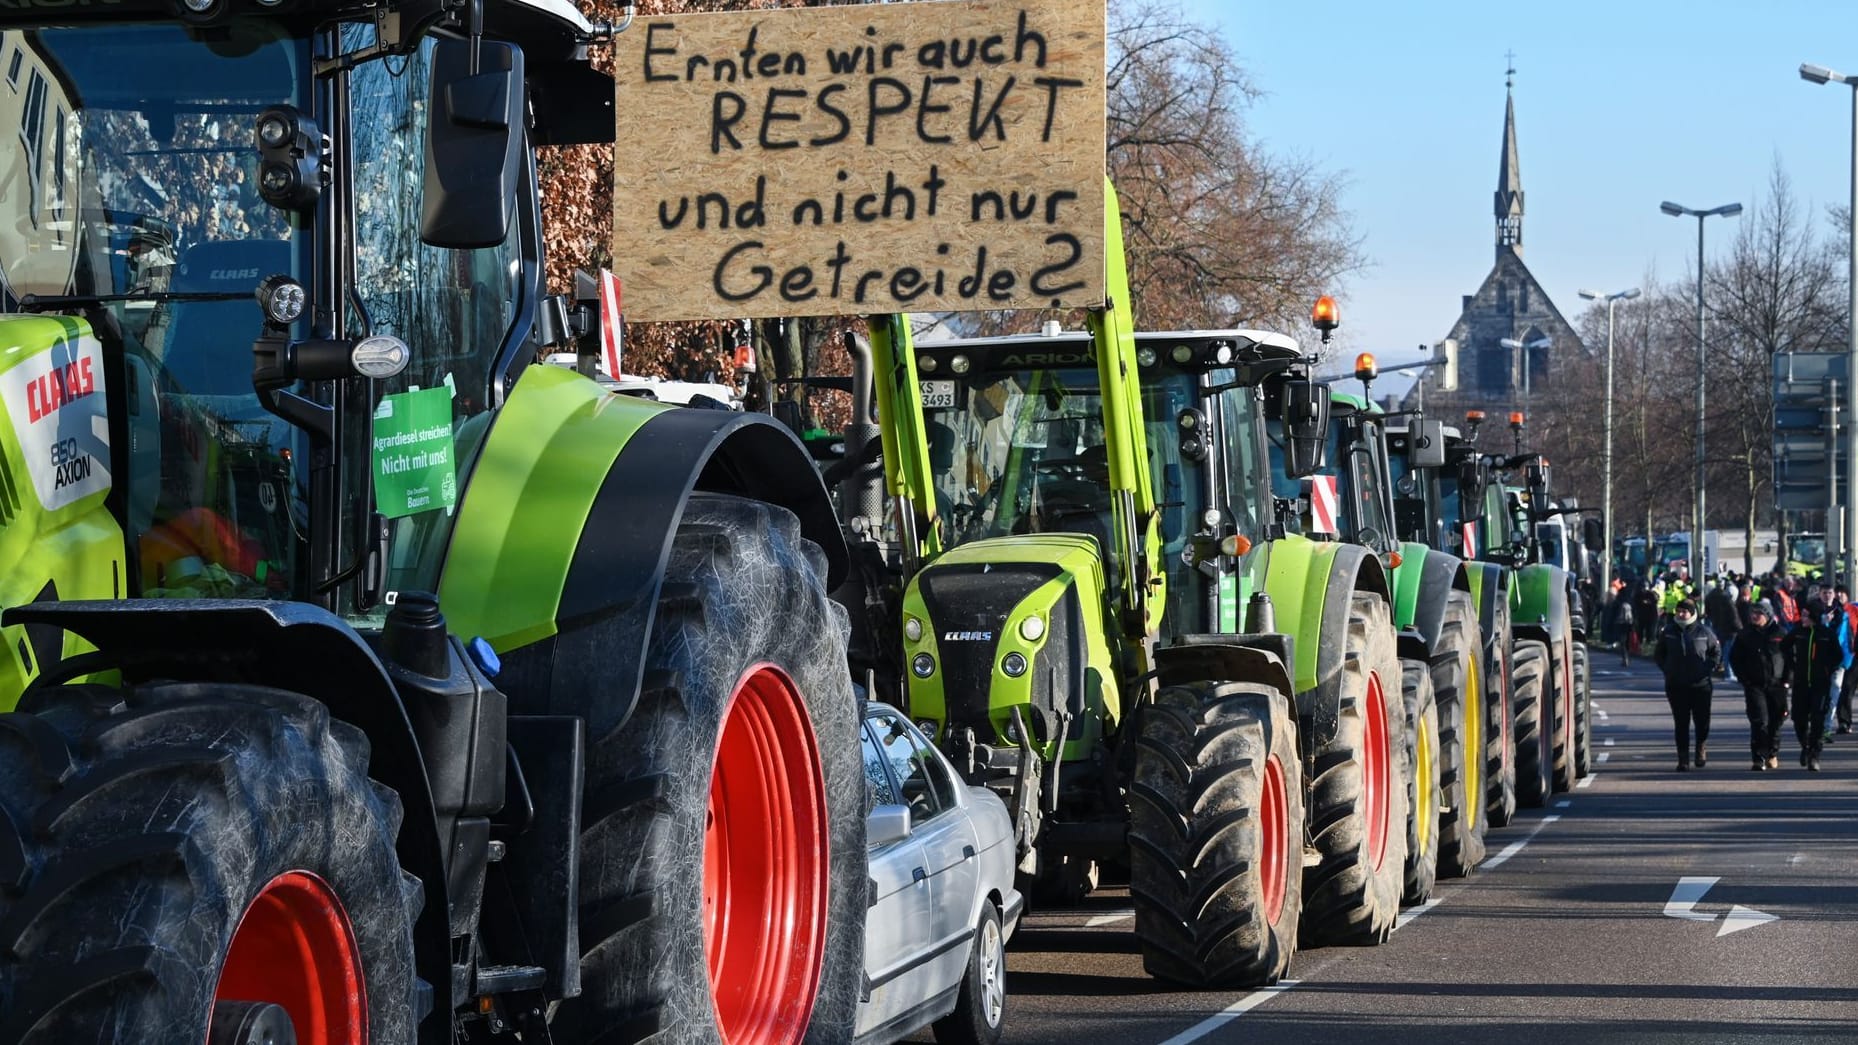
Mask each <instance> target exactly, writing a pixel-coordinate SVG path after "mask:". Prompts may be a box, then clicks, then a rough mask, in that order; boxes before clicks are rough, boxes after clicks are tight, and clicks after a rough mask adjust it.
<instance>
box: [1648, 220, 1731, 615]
mask: <svg viewBox="0 0 1858 1045" xmlns="http://www.w3.org/2000/svg"><path fill="white" fill-rule="evenodd" d="M1658 209H1659V210H1661V211H1664V212H1665V213H1666V214H1669V215H1671V216H1673V217H1678V216H1687V217H1693V218H1696V219H1697V474H1696V478H1695V479H1694V480H1693V481H1694V482H1695V484H1696V491H1695V496H1694V497H1693V499H1692V502H1691V506H1690V582H1691V583H1692V584H1700V583H1702V581H1703V509H1704V500H1703V436H1704V425H1703V360H1704V356H1703V275H1704V274H1703V219H1704V218H1710V217H1718V216H1720V217H1724V218H1733V217H1735V216H1736V215H1737V214H1740V213H1742V205H1741V204H1740V203H1725V204H1723V205H1722V206H1720V207H1712V208H1710V209H1709V210H1692V209H1691V208H1689V207H1680V206H1678V205H1677V204H1675V203H1671V202H1669V201H1667V202H1664V203H1661V204H1659V205H1658Z"/></svg>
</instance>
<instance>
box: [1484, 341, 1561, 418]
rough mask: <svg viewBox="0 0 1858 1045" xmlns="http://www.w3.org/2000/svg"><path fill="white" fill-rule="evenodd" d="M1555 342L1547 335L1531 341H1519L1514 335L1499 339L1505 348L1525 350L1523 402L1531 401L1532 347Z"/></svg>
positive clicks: (1498, 342)
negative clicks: (1530, 372) (1530, 370)
mask: <svg viewBox="0 0 1858 1045" xmlns="http://www.w3.org/2000/svg"><path fill="white" fill-rule="evenodd" d="M1554 343H1555V342H1554V339H1553V338H1547V337H1539V338H1536V339H1535V340H1534V341H1529V342H1522V341H1518V340H1516V339H1515V338H1513V337H1506V338H1499V339H1498V340H1497V344H1499V345H1501V346H1503V347H1504V348H1507V349H1509V350H1510V351H1512V352H1514V351H1515V350H1517V349H1519V348H1520V349H1522V350H1523V402H1524V403H1528V402H1529V352H1530V350H1532V349H1537V348H1547V347H1548V346H1550V345H1552V344H1554Z"/></svg>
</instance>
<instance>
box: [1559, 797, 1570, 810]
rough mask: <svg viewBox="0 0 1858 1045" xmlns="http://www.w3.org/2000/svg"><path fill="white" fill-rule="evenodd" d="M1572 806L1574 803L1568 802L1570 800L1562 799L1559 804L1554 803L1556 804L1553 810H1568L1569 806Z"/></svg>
mask: <svg viewBox="0 0 1858 1045" xmlns="http://www.w3.org/2000/svg"><path fill="white" fill-rule="evenodd" d="M1573 804H1574V802H1573V801H1572V800H1570V799H1566V798H1564V799H1562V800H1561V801H1559V802H1556V803H1555V808H1556V809H1566V808H1568V807H1569V806H1571V805H1573Z"/></svg>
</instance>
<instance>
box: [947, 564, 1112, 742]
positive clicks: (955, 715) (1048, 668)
mask: <svg viewBox="0 0 1858 1045" xmlns="http://www.w3.org/2000/svg"><path fill="white" fill-rule="evenodd" d="M1058 572H1059V571H1058V568H1057V567H1055V566H1048V565H1041V566H1032V565H1015V566H1004V567H1002V566H993V567H987V568H983V567H980V566H951V567H943V568H931V569H929V570H927V571H925V572H924V573H923V574H922V578H921V580H920V581H919V582H918V583H919V586H920V590H921V592H922V596H923V603H924V605H925V606H926V608H927V609H928V611H929V619H930V621H931V622H932V623H933V626H934V627H935V629H936V645H937V648H938V649H939V650H940V652H941V654H942V663H941V670H942V672H943V686H942V693H943V698H944V700H945V701H946V702H947V714H948V724H949V725H950V726H951V727H956V726H971V727H973V729H974V731H975V734H976V735H977V736H979V737H981V738H982V739H983V740H984V741H992V740H994V730H993V725H992V722H991V721H990V719H989V715H988V711H989V707H990V703H991V702H990V699H989V698H990V692H991V689H992V685H993V672H994V664H995V663H996V662H997V661H998V659H999V644H1000V638H1001V632H1002V631H1003V630H1004V629H1005V627H1006V619H1007V616H1008V614H1010V613H1011V612H1012V610H1013V608H1014V607H1015V606H1017V605H1019V603H1020V602H1021V601H1023V600H1024V599H1025V598H1026V596H1027V595H1030V594H1031V593H1032V591H1033V589H1035V588H1038V587H1040V586H1041V585H1043V584H1045V583H1047V582H1049V581H1050V580H1051V579H1052V578H1054V577H1056V576H1058ZM1046 627H1047V635H1046V638H1045V644H1044V646H1043V648H1042V649H1041V650H1040V652H1039V654H1038V655H1037V656H1036V657H1034V658H1033V663H1032V687H1031V688H1032V699H1033V702H1034V704H1035V706H1036V708H1035V709H1030V710H1043V711H1045V712H1047V713H1048V714H1047V718H1048V719H1050V715H1049V713H1051V712H1055V711H1057V710H1058V709H1059V708H1068V709H1069V710H1070V712H1071V715H1072V719H1073V721H1072V732H1073V733H1075V732H1076V731H1077V729H1078V728H1079V726H1080V725H1081V721H1080V720H1081V718H1082V712H1083V700H1084V698H1083V692H1082V689H1081V687H1080V685H1079V682H1080V681H1081V680H1082V678H1083V666H1082V663H1081V661H1082V649H1081V643H1080V642H1079V640H1080V638H1081V635H1080V633H1079V629H1078V602H1077V591H1076V589H1069V590H1067V591H1066V592H1065V593H1064V596H1063V598H1061V599H1060V600H1059V601H1058V603H1057V605H1055V606H1054V607H1052V612H1051V614H1050V616H1049V618H1048V619H1047V622H1046ZM951 634H955V635H964V634H966V635H971V636H973V637H959V638H953V639H951V638H950V635H951ZM980 636H986V637H985V638H982V637H980ZM1031 718H1032V717H1029V719H1028V722H1027V724H1028V725H1029V726H1034V728H1037V727H1036V724H1035V723H1034V722H1033V721H1032V720H1031ZM1050 720H1052V721H1055V719H1050Z"/></svg>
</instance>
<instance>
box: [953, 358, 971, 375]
mask: <svg viewBox="0 0 1858 1045" xmlns="http://www.w3.org/2000/svg"><path fill="white" fill-rule="evenodd" d="M948 368H949V369H950V370H951V371H953V372H955V373H957V374H965V373H967V372H968V357H967V356H956V357H955V358H953V359H951V360H949V361H948Z"/></svg>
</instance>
